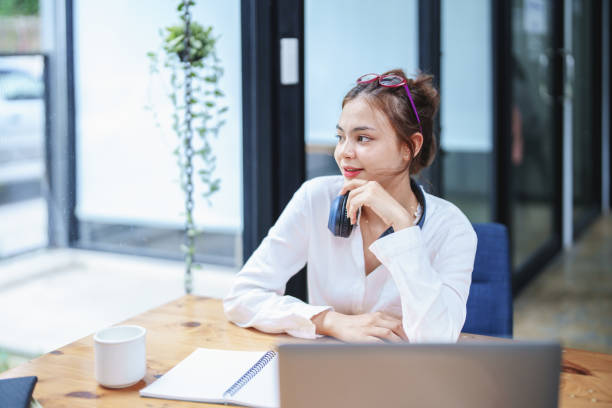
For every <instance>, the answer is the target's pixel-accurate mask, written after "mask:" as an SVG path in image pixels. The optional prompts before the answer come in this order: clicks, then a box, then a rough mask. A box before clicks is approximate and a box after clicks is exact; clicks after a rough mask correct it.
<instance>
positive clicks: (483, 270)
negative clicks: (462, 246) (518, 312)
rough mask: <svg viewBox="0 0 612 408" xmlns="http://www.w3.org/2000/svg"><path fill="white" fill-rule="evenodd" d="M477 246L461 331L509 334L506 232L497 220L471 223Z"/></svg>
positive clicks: (507, 335) (510, 289) (508, 264)
mask: <svg viewBox="0 0 612 408" xmlns="http://www.w3.org/2000/svg"><path fill="white" fill-rule="evenodd" d="M473 226H474V230H475V231H476V236H477V237H478V247H477V249H476V259H475V260H474V271H473V272H472V286H471V287H470V294H469V297H468V301H467V316H466V320H465V325H464V326H463V331H464V332H466V333H474V334H484V335H488V336H503V337H512V275H511V274H512V272H511V267H510V251H509V247H508V231H507V229H506V227H505V226H504V225H501V224H496V223H484V224H473Z"/></svg>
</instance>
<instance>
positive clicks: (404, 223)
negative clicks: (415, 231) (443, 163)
mask: <svg viewBox="0 0 612 408" xmlns="http://www.w3.org/2000/svg"><path fill="white" fill-rule="evenodd" d="M347 191H350V193H349V196H348V200H347V203H346V212H347V215H348V217H349V218H350V219H351V224H355V223H356V222H357V211H358V210H359V209H360V208H361V207H362V206H366V207H368V208H370V209H372V211H374V212H375V213H376V215H378V216H379V217H380V218H381V219H382V220H383V222H384V223H385V224H387V225H390V226H392V227H393V229H394V230H395V231H399V230H401V229H403V228H406V227H411V226H412V225H413V224H414V215H412V214H411V213H410V212H409V211H408V210H406V209H405V208H404V207H403V206H402V205H401V204H400V203H398V202H397V200H395V198H393V196H391V194H389V193H388V192H387V190H385V189H384V188H383V187H382V186H381V185H380V184H379V183H378V182H376V181H368V180H350V181H348V182H346V183H345V184H344V186H343V187H342V190H340V195H343V194H346V192H347ZM415 210H416V209H415Z"/></svg>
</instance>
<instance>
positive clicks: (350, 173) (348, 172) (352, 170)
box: [342, 167, 363, 178]
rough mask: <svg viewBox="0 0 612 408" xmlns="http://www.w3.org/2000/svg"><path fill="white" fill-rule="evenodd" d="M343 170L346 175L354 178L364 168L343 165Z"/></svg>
mask: <svg viewBox="0 0 612 408" xmlns="http://www.w3.org/2000/svg"><path fill="white" fill-rule="evenodd" d="M342 170H343V171H344V177H348V178H353V177H357V176H358V175H359V173H361V171H362V170H363V169H356V168H354V167H343V168H342Z"/></svg>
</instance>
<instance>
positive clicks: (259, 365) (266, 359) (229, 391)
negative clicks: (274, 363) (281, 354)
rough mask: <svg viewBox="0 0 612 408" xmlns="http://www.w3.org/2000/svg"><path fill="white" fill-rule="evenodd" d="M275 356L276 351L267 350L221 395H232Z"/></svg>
mask: <svg viewBox="0 0 612 408" xmlns="http://www.w3.org/2000/svg"><path fill="white" fill-rule="evenodd" d="M275 356H276V351H268V352H267V353H266V354H264V355H263V357H262V358H260V359H259V360H258V361H257V362H256V363H255V364H254V365H253V367H251V368H249V370H248V371H247V372H246V373H244V374H243V375H242V377H240V378H239V379H238V381H236V382H235V383H233V384H232V386H231V387H229V388H228V389H227V391H225V392H224V393H223V397H226V396H230V397H233V396H234V395H235V394H236V393H237V392H238V391H239V390H240V389H241V388H242V387H244V386H245V385H246V384H247V383H248V382H249V381H251V379H253V377H255V376H256V375H257V373H259V372H260V371H261V370H263V368H264V367H265V366H266V365H267V364H268V363H269V362H270V361H271V360H272V359H273V358H274V357H275Z"/></svg>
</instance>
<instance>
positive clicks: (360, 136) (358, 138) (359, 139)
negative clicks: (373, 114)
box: [357, 135, 372, 142]
mask: <svg viewBox="0 0 612 408" xmlns="http://www.w3.org/2000/svg"><path fill="white" fill-rule="evenodd" d="M357 140H358V141H359V142H369V141H371V140H372V139H370V138H369V137H367V136H364V135H359V136H358V137H357Z"/></svg>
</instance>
